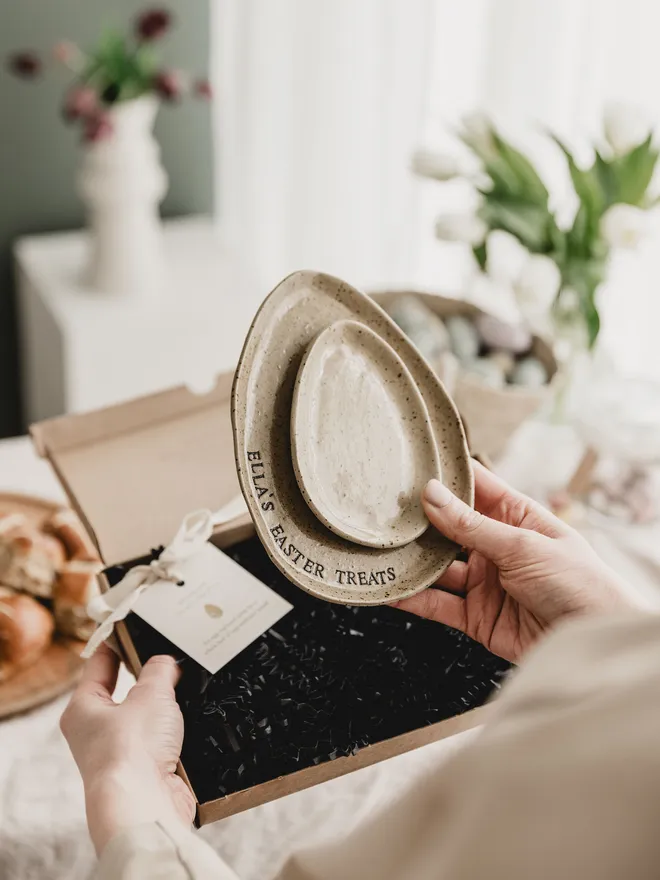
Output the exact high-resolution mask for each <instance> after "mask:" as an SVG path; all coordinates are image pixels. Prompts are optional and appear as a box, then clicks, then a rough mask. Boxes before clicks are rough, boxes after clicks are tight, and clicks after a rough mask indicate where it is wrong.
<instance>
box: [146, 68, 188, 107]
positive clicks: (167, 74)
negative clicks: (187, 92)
mask: <svg viewBox="0 0 660 880" xmlns="http://www.w3.org/2000/svg"><path fill="white" fill-rule="evenodd" d="M153 87H154V91H155V92H156V94H157V95H159V97H161V98H162V99H163V100H164V101H177V100H178V99H179V98H180V97H181V95H182V94H183V78H182V76H181V73H180V71H178V70H161V71H160V72H159V73H157V74H156V76H155V77H154V81H153Z"/></svg>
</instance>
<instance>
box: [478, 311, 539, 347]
mask: <svg viewBox="0 0 660 880" xmlns="http://www.w3.org/2000/svg"><path fill="white" fill-rule="evenodd" d="M476 325H477V330H478V332H479V335H480V336H481V339H482V340H483V342H484V344H485V345H487V346H488V348H496V349H499V350H501V351H509V352H511V353H512V354H523V352H525V351H527V350H528V349H529V348H530V347H531V344H532V334H531V333H530V332H529V330H528V329H527V328H526V327H525V326H523V325H522V324H506V323H505V322H504V321H500V320H499V318H495V317H494V316H493V315H479V317H478V318H477V320H476Z"/></svg>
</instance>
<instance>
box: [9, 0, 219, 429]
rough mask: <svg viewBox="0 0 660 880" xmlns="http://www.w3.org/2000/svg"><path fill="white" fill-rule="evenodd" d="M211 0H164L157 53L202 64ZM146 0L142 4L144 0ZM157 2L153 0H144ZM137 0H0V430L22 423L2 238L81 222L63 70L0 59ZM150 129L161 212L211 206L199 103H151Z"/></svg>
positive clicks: (202, 69)
mask: <svg viewBox="0 0 660 880" xmlns="http://www.w3.org/2000/svg"><path fill="white" fill-rule="evenodd" d="M209 3H210V0H169V2H166V4H165V5H166V6H167V8H168V9H170V10H171V11H172V12H173V13H174V15H175V16H176V27H175V28H174V30H173V32H172V33H171V34H170V35H169V36H168V37H167V39H166V41H165V43H164V45H163V51H164V55H163V58H164V60H165V61H166V62H167V63H168V64H171V65H172V66H175V67H182V68H186V69H190V70H191V71H194V72H195V73H199V74H205V73H206V72H207V71H208V60H209V45H208V44H209ZM147 5H151V4H147ZM153 5H157V4H153ZM144 7H145V3H144V2H142V3H140V2H136V0H112V2H111V3H109V2H108V0H4V2H3V3H2V7H1V8H0V61H1V62H2V63H1V66H0V437H2V436H7V435H11V434H15V433H18V432H20V431H21V430H22V429H23V427H24V426H23V424H22V418H21V409H20V394H19V375H18V357H17V354H18V352H17V339H16V309H15V300H14V290H13V284H12V267H11V244H12V241H14V240H15V239H16V238H17V237H18V236H20V235H23V234H25V233H32V232H46V231H50V230H59V229H70V228H76V227H79V226H80V225H81V224H82V219H83V216H82V209H81V205H80V203H79V202H78V199H77V197H76V194H75V192H74V186H73V181H74V175H75V169H76V163H77V155H78V138H77V134H76V132H75V131H73V130H71V129H69V128H67V127H66V126H65V125H64V124H63V123H62V121H61V119H60V116H59V108H60V105H61V99H62V94H63V87H64V85H65V83H66V81H67V79H66V74H65V73H64V72H62V73H58V74H57V75H55V76H49V77H47V78H46V79H44V80H42V81H41V82H39V83H36V84H35V83H26V82H20V81H18V80H16V79H14V78H13V77H11V76H10V75H9V74H8V73H6V71H5V69H4V59H5V57H6V56H7V54H8V53H10V52H11V51H13V50H16V49H21V48H28V47H34V48H37V49H42V48H43V49H45V48H47V47H49V46H50V45H51V44H52V43H54V42H56V41H57V40H60V39H63V38H67V39H72V40H74V41H75V42H78V43H80V44H81V45H83V46H84V45H90V44H92V43H93V42H94V40H95V38H96V36H97V35H98V33H99V31H100V30H101V29H102V27H103V26H104V25H106V24H117V25H122V26H123V25H125V24H126V23H128V22H130V21H131V19H132V18H133V17H134V15H135V13H136V11H137V10H139V9H143V8H144ZM157 134H158V136H159V139H160V142H161V145H162V150H163V161H164V164H165V166H166V168H167V171H168V173H169V175H170V191H169V193H168V196H167V199H166V201H165V203H164V205H163V210H164V213H165V214H167V215H175V214H188V213H197V212H198V213H206V212H208V211H210V210H211V209H212V185H211V184H212V145H211V122H210V111H209V107H208V105H207V104H204V103H203V102H199V101H195V102H193V101H190V102H189V103H187V104H184V105H182V106H180V107H177V108H169V107H165V108H163V110H162V111H161V113H160V116H159V120H158V124H157Z"/></svg>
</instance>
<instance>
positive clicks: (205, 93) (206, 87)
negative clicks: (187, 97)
mask: <svg viewBox="0 0 660 880" xmlns="http://www.w3.org/2000/svg"><path fill="white" fill-rule="evenodd" d="M193 90H194V92H195V94H196V95H197V97H198V98H207V99H210V98H212V97H213V86H212V85H211V83H210V82H209V81H208V80H207V79H198V80H197V81H196V82H195V84H194V86H193Z"/></svg>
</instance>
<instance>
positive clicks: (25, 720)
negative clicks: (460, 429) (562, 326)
mask: <svg viewBox="0 0 660 880" xmlns="http://www.w3.org/2000/svg"><path fill="white" fill-rule="evenodd" d="M578 456H579V448H576V446H575V443H574V442H573V440H572V438H571V436H570V435H569V434H567V433H566V432H563V433H562V431H559V432H557V433H556V434H554V435H553V432H551V431H549V430H548V428H547V426H538V425H532V426H529V427H528V428H527V429H525V431H524V432H522V434H521V435H519V437H518V438H517V439H516V442H515V443H514V444H513V446H512V447H511V450H510V454H509V455H508V456H507V459H506V460H505V461H503V462H502V463H501V469H502V471H503V472H504V474H505V475H506V476H507V477H508V478H509V479H511V480H512V481H514V482H516V483H517V484H518V485H519V486H520V487H521V488H524V489H525V490H526V491H530V492H533V493H535V494H541V493H542V492H543V491H544V489H545V488H546V487H547V486H552V485H558V484H561V481H562V479H565V477H566V475H567V474H568V473H569V472H570V469H571V467H572V466H573V464H574V462H575V460H576V459H577V457H578ZM0 490H12V491H22V492H29V493H34V494H37V495H41V496H45V497H49V498H53V499H55V500H63V496H62V493H61V491H60V489H59V486H58V485H57V483H56V481H55V480H54V478H53V477H52V475H51V473H50V471H49V468H48V466H47V465H46V464H44V463H43V462H41V461H38V460H37V459H36V457H35V456H34V453H33V452H32V449H31V446H30V444H29V441H28V440H27V439H25V438H22V439H18V440H9V441H2V442H0ZM585 533H586V534H587V535H588V537H589V538H590V540H592V541H593V543H594V544H595V545H596V546H597V547H598V549H599V551H600V552H601V553H602V555H603V556H604V557H605V558H606V559H607V561H609V562H610V563H611V564H612V565H614V566H615V567H616V568H618V569H619V570H620V571H622V572H623V573H624V574H625V575H626V576H627V577H628V578H629V580H631V582H633V583H634V585H635V587H636V588H637V589H638V590H641V591H642V592H644V594H645V595H647V596H648V597H649V598H651V599H655V597H656V595H657V594H658V587H657V585H658V584H660V576H658V572H659V571H660V529H659V528H658V527H657V526H654V527H648V528H645V529H632V528H623V527H621V526H612V525H611V524H607V523H605V522H596V523H592V524H586V526H585ZM129 686H130V677H129V676H128V674H127V673H125V672H124V673H123V675H122V677H121V680H120V684H119V689H118V690H119V693H120V695H121V693H124V692H125V691H126V689H127V688H128V687H129ZM65 704H66V698H63V699H60V700H57V701H56V702H54V703H51V704H50V705H48V706H45V707H43V708H41V709H38V710H36V711H34V712H31V713H29V714H27V715H24V716H21V717H18V718H14V719H11V720H9V721H5V722H2V723H0V878H2V880H31V878H35V880H56V878H57V880H59V878H64V877H66V878H67V880H83V878H86V877H88V876H89V872H90V869H91V866H92V864H93V855H92V850H91V846H90V844H89V842H88V839H87V833H86V828H85V819H84V808H83V795H82V787H81V784H80V781H79V778H78V775H77V772H76V769H75V767H74V764H73V760H72V759H71V757H70V755H69V753H68V750H67V748H66V744H65V743H64V740H63V739H62V736H61V734H60V732H59V728H58V721H59V717H60V715H61V713H62V710H63V708H64V705H65ZM473 735H474V733H473V732H470V733H467V734H461V735H460V736H458V737H453V738H452V739H451V740H445V741H443V742H440V743H435V744H433V745H430V746H426V747H425V748H422V749H418V750H417V751H416V752H411V753H409V754H407V755H401V756H400V757H398V758H394V759H392V760H390V761H388V762H385V763H383V764H380V765H377V766H375V767H369V768H367V769H365V770H361V771H358V772H357V773H353V774H351V775H349V776H345V777H343V778H340V779H336V780H333V781H331V782H328V783H326V784H325V785H321V786H317V787H316V788H313V789H310V790H308V791H304V792H299V793H297V794H295V795H291V796H289V797H287V798H284V799H283V800H280V801H277V802H275V803H271V804H266V805H264V806H263V807H259V808H257V809H254V810H251V811H249V812H247V813H243V814H240V815H238V816H234V817H232V818H230V819H226V820H224V821H223V822H219V823H216V824H215V825H212V826H210V827H208V828H205V829H203V831H202V832H201V833H202V834H203V835H204V837H206V838H207V839H208V840H209V841H210V842H211V843H212V845H213V846H214V847H216V849H217V850H218V851H219V852H221V853H222V854H223V855H224V856H225V858H226V859H227V860H228V861H229V863H230V864H232V865H233V866H234V867H235V868H236V870H237V871H238V872H239V875H240V876H241V877H242V878H244V880H257V878H259V880H265V878H268V877H272V876H273V874H274V873H275V872H276V870H277V868H278V866H279V864H280V863H281V862H282V860H283V859H284V858H285V857H286V855H287V854H288V853H289V852H290V851H291V850H292V849H293V848H294V847H295V846H297V845H299V844H302V843H305V844H307V843H311V842H314V841H317V840H319V839H323V838H325V837H328V836H336V835H341V834H342V832H344V831H345V830H348V829H349V828H351V827H353V826H354V825H356V824H357V823H358V822H360V821H361V820H362V819H363V818H364V817H366V816H368V815H369V814H370V813H372V812H373V811H374V810H375V809H376V808H377V807H379V806H380V805H382V804H384V803H386V802H388V801H390V800H391V799H392V798H393V797H394V796H395V795H396V794H397V793H398V792H399V791H400V790H401V789H403V788H404V787H406V786H409V785H414V784H415V780H416V778H417V777H418V776H421V775H422V774H424V773H426V772H427V771H428V767H429V765H431V764H435V763H437V762H438V761H441V760H444V759H445V758H446V757H447V755H449V754H450V753H451V752H452V751H453V750H454V749H456V748H458V747H460V746H461V744H462V743H463V742H465V740H466V738H468V737H470V736H473Z"/></svg>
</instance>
